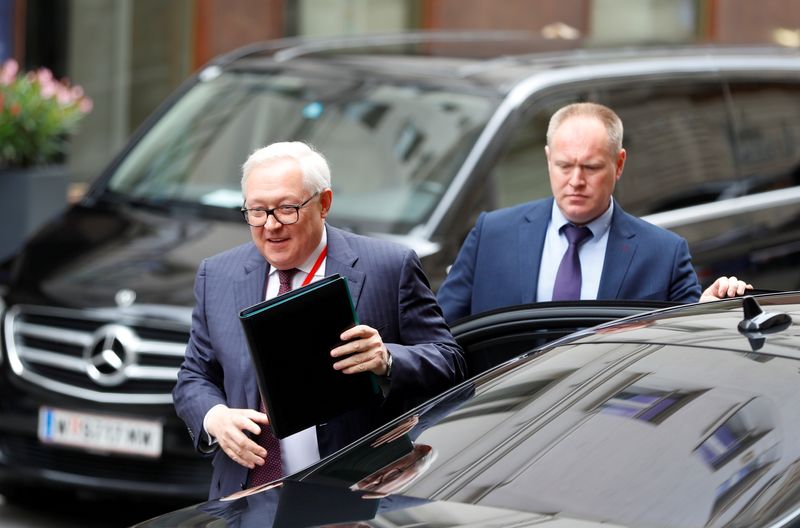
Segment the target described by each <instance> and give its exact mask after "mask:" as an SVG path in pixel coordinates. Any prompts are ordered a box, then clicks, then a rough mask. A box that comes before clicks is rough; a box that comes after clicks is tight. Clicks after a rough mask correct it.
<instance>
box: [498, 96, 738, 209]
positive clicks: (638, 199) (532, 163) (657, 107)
mask: <svg viewBox="0 0 800 528" xmlns="http://www.w3.org/2000/svg"><path fill="white" fill-rule="evenodd" d="M534 97H535V98H537V99H540V100H539V101H536V102H535V104H533V105H531V108H530V109H529V110H528V111H526V112H525V113H524V117H523V118H522V120H521V124H520V125H519V126H518V127H517V128H516V129H515V130H514V131H513V132H512V133H511V136H510V138H509V140H508V141H507V145H506V147H505V150H504V152H503V154H502V155H501V157H500V159H499V161H498V164H497V166H496V168H495V170H494V174H493V175H494V179H495V186H496V191H497V201H498V203H497V206H498V207H504V206H508V205H513V204H517V203H521V202H524V201H527V200H531V199H535V198H541V197H544V196H549V195H550V187H549V181H548V176H547V162H546V159H545V153H544V146H545V142H546V134H547V124H548V121H549V119H550V116H551V115H552V114H553V112H555V110H557V109H558V108H559V107H561V106H563V105H565V104H568V103H572V102H577V101H595V102H599V103H603V104H605V105H608V106H610V107H611V108H613V109H614V110H615V111H616V112H617V113H618V114H619V116H620V118H621V119H622V122H623V124H624V127H625V140H624V146H625V148H626V149H627V151H628V158H627V162H626V165H625V171H624V174H623V176H622V178H621V179H620V181H619V183H618V184H617V188H616V191H615V193H614V194H615V197H616V198H617V199H618V200H619V201H620V203H621V204H622V206H623V207H624V208H625V209H626V210H627V211H628V212H630V213H633V214H636V215H644V214H649V213H654V212H658V211H664V210H670V209H675V208H679V207H686V206H690V205H696V204H701V203H706V202H710V201H715V200H717V199H720V198H723V197H727V196H728V195H729V194H730V193H733V192H736V191H737V189H738V181H739V180H738V178H737V174H736V170H735V168H734V152H733V148H732V145H731V137H730V132H729V120H728V114H727V112H728V107H727V106H726V99H725V97H724V93H723V91H722V85H721V84H720V83H719V82H716V81H712V80H709V81H696V82H695V81H693V82H689V81H671V82H669V83H666V82H663V81H635V82H627V83H625V84H623V85H607V86H599V85H596V86H586V87H581V88H578V89H576V90H574V91H573V92H572V93H571V94H569V95H567V96H565V95H563V94H562V95H559V96H557V97H549V98H545V99H541V95H540V94H535V95H534Z"/></svg>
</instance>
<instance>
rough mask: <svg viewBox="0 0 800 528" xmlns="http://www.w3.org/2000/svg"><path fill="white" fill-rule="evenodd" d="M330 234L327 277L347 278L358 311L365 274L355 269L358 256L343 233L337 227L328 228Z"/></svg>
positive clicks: (326, 267) (326, 266)
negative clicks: (338, 276)
mask: <svg viewBox="0 0 800 528" xmlns="http://www.w3.org/2000/svg"><path fill="white" fill-rule="evenodd" d="M326 229H327V232H328V259H327V261H326V262H325V275H326V276H330V275H333V274H335V273H338V274H339V275H341V276H342V277H346V278H347V282H348V286H349V287H350V296H351V297H352V298H353V307H354V308H356V309H358V300H359V299H360V298H361V290H362V288H363V286H364V278H365V275H364V272H362V271H360V270H357V269H355V264H356V262H357V261H358V255H356V253H355V252H354V251H353V250H352V248H351V247H350V244H348V242H347V239H346V238H345V236H344V234H343V233H342V231H340V230H338V229H336V228H335V227H331V226H326Z"/></svg>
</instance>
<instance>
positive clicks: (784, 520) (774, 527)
mask: <svg viewBox="0 0 800 528" xmlns="http://www.w3.org/2000/svg"><path fill="white" fill-rule="evenodd" d="M798 517H800V507H798V508H795V509H794V510H792V511H791V512H789V513H787V514H786V515H784V516H783V517H781V518H780V519H778V520H777V521H776V522H774V523H772V524H770V525H769V526H770V528H782V527H783V526H786V525H787V524H789V523H790V522H792V521H794V520H796V519H797V518H798Z"/></svg>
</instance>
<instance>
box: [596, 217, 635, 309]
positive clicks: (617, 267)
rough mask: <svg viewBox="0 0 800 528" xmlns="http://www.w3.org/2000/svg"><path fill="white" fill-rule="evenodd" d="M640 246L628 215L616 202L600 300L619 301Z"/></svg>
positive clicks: (599, 294) (609, 234) (609, 233)
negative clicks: (626, 276) (634, 256)
mask: <svg viewBox="0 0 800 528" xmlns="http://www.w3.org/2000/svg"><path fill="white" fill-rule="evenodd" d="M638 245H639V242H638V240H636V233H635V231H634V230H633V229H632V226H631V224H630V221H629V215H628V213H626V212H625V211H623V210H622V208H621V207H620V206H619V204H617V203H616V202H615V203H614V215H613V216H612V218H611V226H610V227H609V232H608V245H607V246H606V258H605V262H604V263H603V273H602V275H601V276H600V289H599V290H598V292H597V298H598V299H619V297H620V293H621V291H622V286H623V284H624V282H625V275H626V274H627V273H628V269H629V268H630V265H631V261H632V260H633V255H634V254H635V253H636V248H637V247H638Z"/></svg>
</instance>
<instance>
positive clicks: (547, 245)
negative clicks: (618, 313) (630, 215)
mask: <svg viewBox="0 0 800 528" xmlns="http://www.w3.org/2000/svg"><path fill="white" fill-rule="evenodd" d="M613 214H614V199H613V198H612V199H611V203H610V204H609V206H608V209H606V211H605V212H604V213H603V214H601V215H600V216H598V217H597V218H595V219H594V220H592V221H591V222H589V223H588V224H586V227H588V228H589V230H590V231H591V232H592V237H591V238H590V239H589V240H587V241H585V242H584V243H583V244H581V245H580V247H579V248H578V258H580V261H581V300H593V299H597V292H598V291H599V290H600V277H601V275H602V274H603V263H604V262H605V259H606V246H607V245H608V231H609V227H610V226H611V216H612V215H613ZM568 223H570V222H569V220H567V219H566V218H564V214H563V213H562V212H561V209H559V208H558V205H557V204H556V202H555V200H553V210H552V213H551V214H550V223H549V224H548V226H547V233H546V235H545V238H544V247H543V248H542V260H541V262H540V263H539V282H538V284H537V288H536V301H537V302H545V301H552V300H553V286H555V283H556V274H557V273H558V267H559V266H560V265H561V259H562V258H563V257H564V253H566V252H567V248H568V247H569V242H568V241H567V236H566V235H565V234H564V233H563V232H561V227H563V226H564V225H566V224H568Z"/></svg>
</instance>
